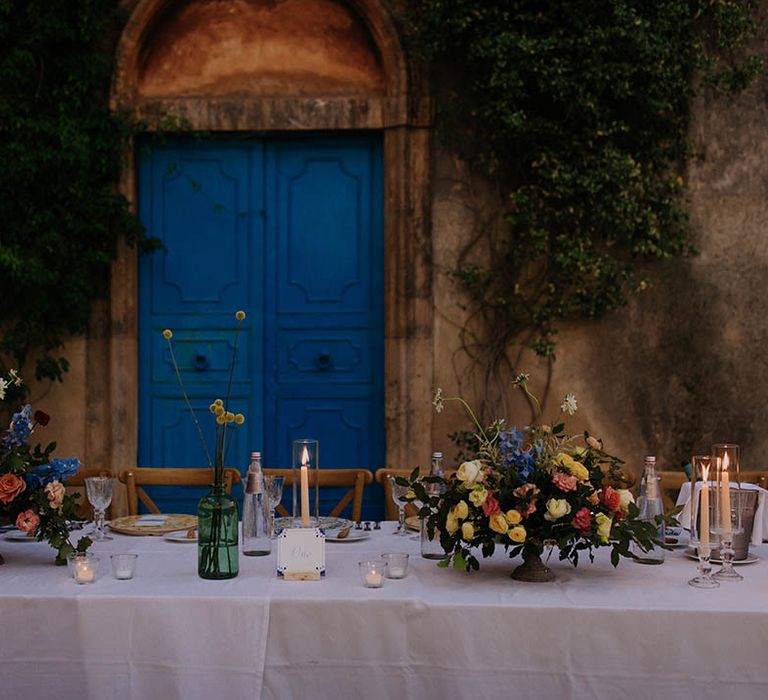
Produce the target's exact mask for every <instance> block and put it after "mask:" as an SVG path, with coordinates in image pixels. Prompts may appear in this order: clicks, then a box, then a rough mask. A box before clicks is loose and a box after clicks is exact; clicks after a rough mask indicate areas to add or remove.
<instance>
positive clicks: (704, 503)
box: [699, 467, 709, 547]
mask: <svg viewBox="0 0 768 700" xmlns="http://www.w3.org/2000/svg"><path fill="white" fill-rule="evenodd" d="M701 479H702V483H701V502H700V504H699V509H700V512H699V545H700V546H702V547H709V483H708V479H709V467H702V468H701Z"/></svg>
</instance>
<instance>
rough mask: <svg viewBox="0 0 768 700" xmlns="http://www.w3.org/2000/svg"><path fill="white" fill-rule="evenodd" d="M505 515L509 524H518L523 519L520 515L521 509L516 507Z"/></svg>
mask: <svg viewBox="0 0 768 700" xmlns="http://www.w3.org/2000/svg"><path fill="white" fill-rule="evenodd" d="M504 517H505V518H506V519H507V525H517V524H518V523H519V522H520V521H521V520H522V519H523V516H522V515H520V511H519V510H515V509H514V508H513V509H512V510H508V511H507V512H506V513H505V515H504Z"/></svg>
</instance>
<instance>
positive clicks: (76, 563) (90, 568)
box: [72, 555, 99, 583]
mask: <svg viewBox="0 0 768 700" xmlns="http://www.w3.org/2000/svg"><path fill="white" fill-rule="evenodd" d="M72 566H73V568H74V573H75V581H76V582H77V583H93V582H94V581H95V580H96V571H97V570H98V568H99V558H98V557H94V556H92V555H89V556H85V557H77V558H75V559H74V560H73V562H72Z"/></svg>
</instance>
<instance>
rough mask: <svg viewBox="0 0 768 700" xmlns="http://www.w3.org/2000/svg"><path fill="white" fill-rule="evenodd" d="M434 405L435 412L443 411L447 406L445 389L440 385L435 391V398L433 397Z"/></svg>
mask: <svg viewBox="0 0 768 700" xmlns="http://www.w3.org/2000/svg"><path fill="white" fill-rule="evenodd" d="M432 405H433V406H434V407H435V413H442V412H443V409H444V408H445V401H443V390H442V389H441V388H440V387H437V391H435V398H433V399H432Z"/></svg>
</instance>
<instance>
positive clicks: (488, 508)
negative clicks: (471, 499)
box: [483, 493, 501, 518]
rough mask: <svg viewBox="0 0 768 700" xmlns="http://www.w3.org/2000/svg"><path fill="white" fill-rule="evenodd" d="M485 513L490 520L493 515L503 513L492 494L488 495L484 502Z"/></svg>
mask: <svg viewBox="0 0 768 700" xmlns="http://www.w3.org/2000/svg"><path fill="white" fill-rule="evenodd" d="M483 513H484V515H485V517H486V518H490V517H491V516H492V515H496V514H497V513H501V506H500V505H499V502H498V501H497V500H496V499H495V498H494V497H493V495H492V494H490V493H489V494H488V495H487V496H486V497H485V500H484V501H483Z"/></svg>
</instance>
